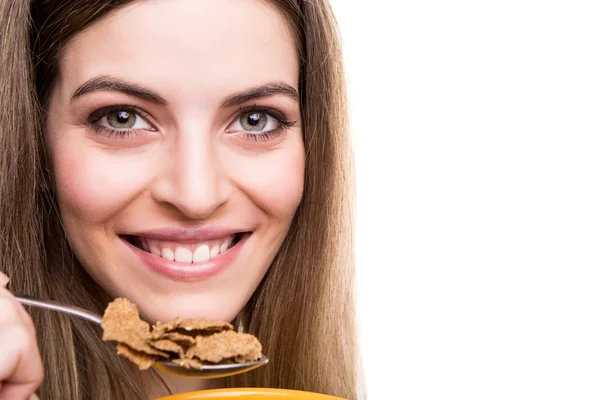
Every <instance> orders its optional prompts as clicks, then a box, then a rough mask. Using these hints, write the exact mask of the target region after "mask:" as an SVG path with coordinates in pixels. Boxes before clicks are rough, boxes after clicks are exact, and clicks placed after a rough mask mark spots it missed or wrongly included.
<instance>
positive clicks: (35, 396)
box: [29, 393, 40, 400]
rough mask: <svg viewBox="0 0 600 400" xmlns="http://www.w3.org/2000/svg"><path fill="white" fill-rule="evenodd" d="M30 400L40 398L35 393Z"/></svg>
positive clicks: (38, 399)
mask: <svg viewBox="0 0 600 400" xmlns="http://www.w3.org/2000/svg"><path fill="white" fill-rule="evenodd" d="M29 400H40V398H39V397H37V395H36V394H35V393H34V394H32V395H31V397H30V398H29Z"/></svg>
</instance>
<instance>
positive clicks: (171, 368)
mask: <svg viewBox="0 0 600 400" xmlns="http://www.w3.org/2000/svg"><path fill="white" fill-rule="evenodd" d="M13 295H14V296H15V297H16V298H17V301H19V303H22V304H25V305H28V306H32V307H39V308H45V309H48V310H54V311H58V312H62V313H65V314H71V315H75V316H78V317H81V318H84V319H87V320H88V321H91V322H93V323H95V324H98V325H101V323H102V317H101V316H99V315H98V314H95V313H93V312H90V311H88V310H84V309H82V308H79V307H74V306H69V305H67V304H62V303H57V302H55V301H49V300H42V299H38V298H37V297H33V296H29V295H26V294H22V293H13ZM267 362H269V359H268V358H267V357H265V356H264V355H263V356H262V357H261V358H260V359H259V360H257V361H251V362H246V363H238V364H217V365H202V369H199V370H197V369H187V368H185V367H181V366H179V365H177V364H174V363H172V362H170V361H157V362H156V363H155V364H154V367H155V368H156V369H158V370H160V371H163V372H166V373H168V374H171V375H177V376H182V377H187V378H199V379H210V378H222V377H225V376H231V375H237V374H241V373H243V372H247V371H250V370H253V369H255V368H258V367H261V366H263V365H265V364H266V363H267Z"/></svg>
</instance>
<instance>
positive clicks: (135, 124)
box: [98, 110, 153, 130]
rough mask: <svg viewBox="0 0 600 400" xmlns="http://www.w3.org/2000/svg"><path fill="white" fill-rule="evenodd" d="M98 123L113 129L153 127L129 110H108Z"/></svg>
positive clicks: (148, 128) (144, 128)
mask: <svg viewBox="0 0 600 400" xmlns="http://www.w3.org/2000/svg"><path fill="white" fill-rule="evenodd" d="M98 123H99V124H100V125H104V126H107V127H109V128H113V129H122V130H125V129H142V130H153V127H152V126H151V125H150V124H149V123H147V122H146V121H145V120H144V118H143V117H141V116H140V115H139V114H137V113H135V112H133V111H130V110H115V111H110V112H108V113H107V114H106V115H105V116H104V117H102V118H101V119H100V120H99V121H98Z"/></svg>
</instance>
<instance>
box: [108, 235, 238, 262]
mask: <svg viewBox="0 0 600 400" xmlns="http://www.w3.org/2000/svg"><path fill="white" fill-rule="evenodd" d="M249 234H250V233H244V232H239V233H235V234H233V235H230V236H227V237H224V238H220V239H214V240H208V241H204V242H198V243H177V242H170V241H164V240H154V239H149V238H146V237H143V236H136V235H120V237H121V238H122V239H123V240H125V241H127V242H128V243H130V244H131V245H132V246H134V247H136V248H138V249H140V250H142V251H145V252H147V253H150V254H154V255H155V256H158V257H162V258H164V259H166V260H169V261H175V262H180V263H188V264H189V263H194V264H196V263H201V262H205V261H208V260H210V259H212V258H215V257H217V256H218V255H220V254H223V253H225V252H226V251H228V250H229V249H231V248H232V247H233V246H235V245H236V244H238V243H239V242H240V240H242V238H243V236H244V235H249Z"/></svg>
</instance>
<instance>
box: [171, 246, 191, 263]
mask: <svg viewBox="0 0 600 400" xmlns="http://www.w3.org/2000/svg"><path fill="white" fill-rule="evenodd" d="M175 261H177V262H184V263H191V262H192V251H191V250H190V249H186V248H185V247H178V248H177V249H175Z"/></svg>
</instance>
